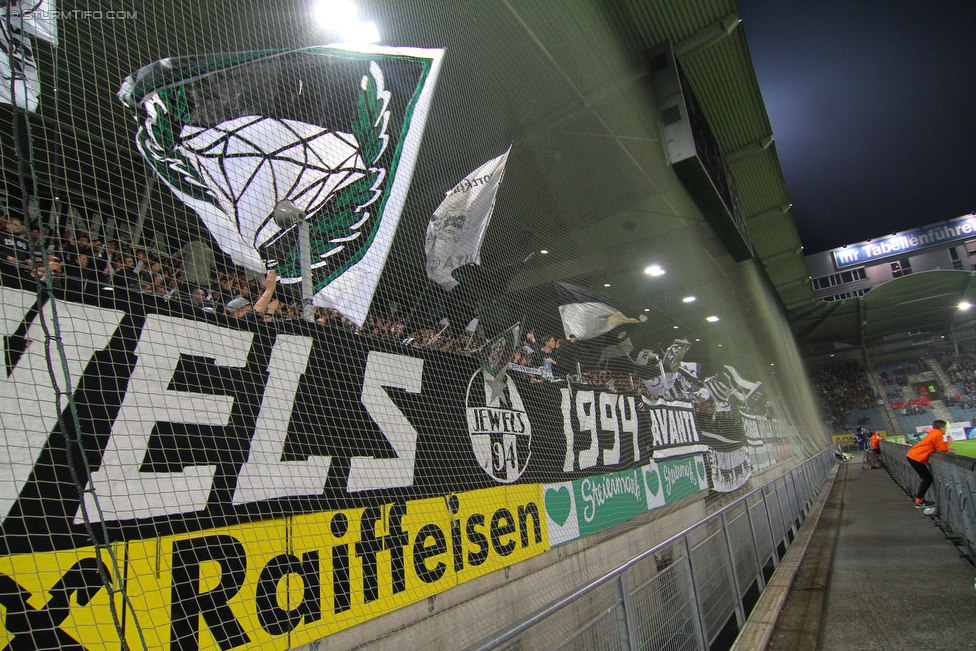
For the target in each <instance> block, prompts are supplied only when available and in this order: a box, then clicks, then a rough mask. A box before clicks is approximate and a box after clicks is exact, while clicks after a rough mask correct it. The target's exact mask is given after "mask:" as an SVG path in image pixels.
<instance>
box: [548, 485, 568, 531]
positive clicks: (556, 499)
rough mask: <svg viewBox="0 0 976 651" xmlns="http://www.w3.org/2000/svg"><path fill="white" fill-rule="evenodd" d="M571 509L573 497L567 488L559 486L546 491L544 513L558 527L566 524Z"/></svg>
mask: <svg viewBox="0 0 976 651" xmlns="http://www.w3.org/2000/svg"><path fill="white" fill-rule="evenodd" d="M572 509H573V497H572V495H570V494H569V489H568V488H566V487H565V486H560V487H559V488H550V489H549V490H547V491H546V513H547V514H548V515H549V517H550V519H552V521H553V522H555V523H556V524H558V525H559V526H560V527H561V526H563V525H564V524H566V520H568V519H569V512H570V511H571V510H572Z"/></svg>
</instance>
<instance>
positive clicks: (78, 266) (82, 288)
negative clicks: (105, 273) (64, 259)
mask: <svg viewBox="0 0 976 651" xmlns="http://www.w3.org/2000/svg"><path fill="white" fill-rule="evenodd" d="M72 262H73V263H72V264H69V265H67V268H66V273H65V275H66V278H67V288H68V291H71V292H76V293H78V294H94V293H97V292H98V284H99V278H98V272H97V271H95V268H94V267H93V266H92V264H91V259H90V258H89V257H88V256H87V255H85V254H84V253H79V254H77V255H75V257H74V260H73V261H72Z"/></svg>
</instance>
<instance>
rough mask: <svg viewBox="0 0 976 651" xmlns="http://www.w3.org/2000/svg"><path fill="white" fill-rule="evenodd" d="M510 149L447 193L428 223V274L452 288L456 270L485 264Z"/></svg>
mask: <svg viewBox="0 0 976 651" xmlns="http://www.w3.org/2000/svg"><path fill="white" fill-rule="evenodd" d="M510 151H512V148H511V147H509V148H508V151H506V152H505V153H504V154H502V155H501V156H499V157H498V158H493V159H491V160H490V161H488V162H487V163H485V164H484V165H482V166H481V167H479V168H478V169H476V170H475V171H473V172H471V173H470V174H468V175H467V176H466V177H464V179H462V181H461V182H460V183H458V184H457V185H456V186H454V189H452V190H451V191H450V192H448V193H447V197H446V198H445V199H444V201H442V202H441V205H439V206H437V210H435V211H434V214H433V215H432V216H431V218H430V223H428V224H427V236H426V238H425V239H424V251H425V252H426V253H427V277H428V278H430V279H431V280H433V281H434V282H435V283H437V284H439V285H441V286H442V287H443V288H444V289H446V290H448V291H450V290H452V289H454V287H455V286H457V284H458V282H457V281H456V280H454V277H453V276H451V272H452V271H454V270H455V269H457V268H458V267H461V266H463V265H466V264H469V263H471V262H473V263H475V264H481V243H482V242H483V241H484V239H485V231H486V230H487V229H488V222H489V221H491V213H492V211H494V209H495V195H496V194H497V193H498V186H499V185H500V184H501V182H502V176H504V174H505V163H506V162H507V161H508V154H509V152H510Z"/></svg>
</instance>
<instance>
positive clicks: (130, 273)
mask: <svg viewBox="0 0 976 651" xmlns="http://www.w3.org/2000/svg"><path fill="white" fill-rule="evenodd" d="M114 267H115V272H114V273H113V274H112V286H113V287H115V288H116V289H131V290H132V291H139V289H140V283H142V282H143V280H142V278H141V277H140V276H139V272H138V271H136V259H135V257H134V256H131V255H124V256H122V261H121V262H116V263H115V264H114ZM150 286H151V285H150Z"/></svg>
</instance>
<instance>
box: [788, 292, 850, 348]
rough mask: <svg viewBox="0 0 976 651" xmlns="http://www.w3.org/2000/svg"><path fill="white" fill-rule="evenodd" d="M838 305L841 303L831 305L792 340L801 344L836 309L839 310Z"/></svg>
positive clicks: (835, 302) (836, 302)
mask: <svg viewBox="0 0 976 651" xmlns="http://www.w3.org/2000/svg"><path fill="white" fill-rule="evenodd" d="M840 305H841V301H834V302H833V304H831V305H830V307H828V308H827V309H825V310H824V312H823V314H821V315H820V316H818V317H817V319H816V320H814V322H813V323H811V324H810V325H809V326H807V327H806V328H804V330H803V332H801V333H799V334H797V335H794V339H796V341H797V343H801V344H802V343H803V342H804V340H806V338H807V337H809V336H810V335H812V334H813V332H814V331H815V330H816V329H817V328H819V327H820V326H821V325H823V323H824V321H826V320H827V319H828V318H830V316H831V315H832V314H833V313H834V312H836V311H837V308H839V307H840Z"/></svg>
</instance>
